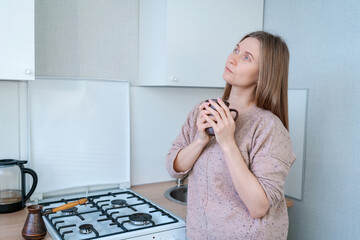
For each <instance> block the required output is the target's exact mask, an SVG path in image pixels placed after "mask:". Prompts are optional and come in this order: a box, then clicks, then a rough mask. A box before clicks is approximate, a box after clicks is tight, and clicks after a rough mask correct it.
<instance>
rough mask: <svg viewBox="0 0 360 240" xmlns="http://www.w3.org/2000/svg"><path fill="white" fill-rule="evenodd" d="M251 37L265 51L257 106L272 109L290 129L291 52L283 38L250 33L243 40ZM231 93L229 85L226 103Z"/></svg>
mask: <svg viewBox="0 0 360 240" xmlns="http://www.w3.org/2000/svg"><path fill="white" fill-rule="evenodd" d="M248 37H252V38H256V39H257V40H259V42H260V48H261V50H260V66H259V78H258V79H259V81H258V85H257V87H256V90H255V103H256V106H257V107H259V108H263V109H266V110H270V111H271V112H272V113H274V114H275V115H276V116H278V117H279V118H280V120H281V121H282V123H283V124H284V126H285V128H286V129H287V130H289V117H288V73H289V58H290V54H289V49H288V47H287V45H286V43H285V42H284V40H283V39H282V38H281V37H279V36H275V35H272V34H270V33H267V32H264V31H257V32H252V33H249V34H247V35H246V36H244V37H243V38H242V39H241V41H243V40H244V39H245V38H248ZM241 41H240V42H241ZM230 91H231V85H230V84H228V83H227V84H226V86H225V90H224V94H223V99H224V100H228V99H229V96H230Z"/></svg>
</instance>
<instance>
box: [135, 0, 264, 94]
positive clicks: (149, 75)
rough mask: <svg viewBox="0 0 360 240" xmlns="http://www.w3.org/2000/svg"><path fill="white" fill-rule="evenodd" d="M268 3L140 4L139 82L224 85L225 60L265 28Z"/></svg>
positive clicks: (178, 0)
mask: <svg viewBox="0 0 360 240" xmlns="http://www.w3.org/2000/svg"><path fill="white" fill-rule="evenodd" d="M263 8H264V1H263V0H251V1H250V0H226V1H222V0H211V1H208V0H152V1H149V0H140V19H139V84H140V85H143V86H190V87H224V85H225V83H224V80H223V78H222V74H223V71H224V67H225V61H226V58H227V57H228V55H229V54H230V52H231V51H232V50H233V48H234V47H235V45H236V43H238V42H239V40H240V39H241V38H242V36H244V35H245V34H247V33H249V32H252V31H256V30H262V28H263Z"/></svg>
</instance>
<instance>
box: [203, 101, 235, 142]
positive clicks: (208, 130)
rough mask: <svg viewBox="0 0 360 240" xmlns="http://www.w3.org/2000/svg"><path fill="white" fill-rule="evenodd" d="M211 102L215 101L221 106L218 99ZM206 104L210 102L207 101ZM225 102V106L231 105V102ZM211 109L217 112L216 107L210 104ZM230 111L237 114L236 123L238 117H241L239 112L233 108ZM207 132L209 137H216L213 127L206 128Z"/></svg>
mask: <svg viewBox="0 0 360 240" xmlns="http://www.w3.org/2000/svg"><path fill="white" fill-rule="evenodd" d="M211 100H212V101H214V102H216V103H217V104H218V105H219V106H220V104H219V103H218V101H217V99H211ZM205 102H209V100H206V101H205ZM223 102H224V103H225V105H226V106H227V107H229V106H230V103H229V102H227V101H225V100H223ZM210 107H211V108H212V109H214V110H215V111H216V109H215V107H214V106H213V105H211V104H210ZM229 110H230V112H235V114H236V115H235V118H234V121H236V119H237V118H238V116H239V112H238V111H237V110H236V109H233V108H230V109H229ZM209 116H212V114H209ZM205 132H206V133H207V134H208V135H210V136H215V132H214V129H213V128H212V127H209V128H206V129H205Z"/></svg>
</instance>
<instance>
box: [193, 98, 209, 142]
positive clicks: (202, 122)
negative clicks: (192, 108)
mask: <svg viewBox="0 0 360 240" xmlns="http://www.w3.org/2000/svg"><path fill="white" fill-rule="evenodd" d="M208 106H209V103H208V102H204V103H202V104H200V106H199V112H200V114H199V116H198V118H197V120H196V126H197V128H198V139H199V140H200V141H201V142H203V143H204V144H207V143H208V142H209V141H210V139H211V136H209V135H208V134H207V133H206V132H205V129H207V128H209V127H211V125H210V123H208V122H207V121H206V119H205V118H204V115H205V116H207V115H208V114H211V113H210V112H209V110H207V109H206V107H208ZM208 118H209V119H211V118H210V117H208Z"/></svg>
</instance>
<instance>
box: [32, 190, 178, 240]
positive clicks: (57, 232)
mask: <svg viewBox="0 0 360 240" xmlns="http://www.w3.org/2000/svg"><path fill="white" fill-rule="evenodd" d="M84 197H86V198H87V200H88V201H87V203H86V204H83V205H78V206H76V207H73V208H70V209H66V210H62V211H59V212H56V213H51V214H48V215H45V216H43V218H44V221H45V224H46V227H47V230H48V232H49V233H50V234H51V236H52V237H53V239H56V240H75V239H102V240H105V239H137V240H140V239H167V240H170V239H179V240H180V239H185V222H184V221H183V220H182V219H180V218H178V217H176V216H174V215H173V214H172V213H169V212H167V211H166V210H164V209H162V208H161V207H159V206H157V205H156V204H155V203H153V202H151V201H150V200H147V199H145V198H144V197H142V196H140V195H139V194H137V193H135V192H134V191H131V190H124V191H121V190H112V191H107V192H101V193H94V194H88V195H87V196H76V197H69V198H61V199H57V200H54V201H49V202H40V203H39V204H41V205H43V211H47V210H49V209H52V208H55V207H59V206H61V205H64V204H66V203H68V202H73V201H77V200H79V199H81V198H84Z"/></svg>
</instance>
